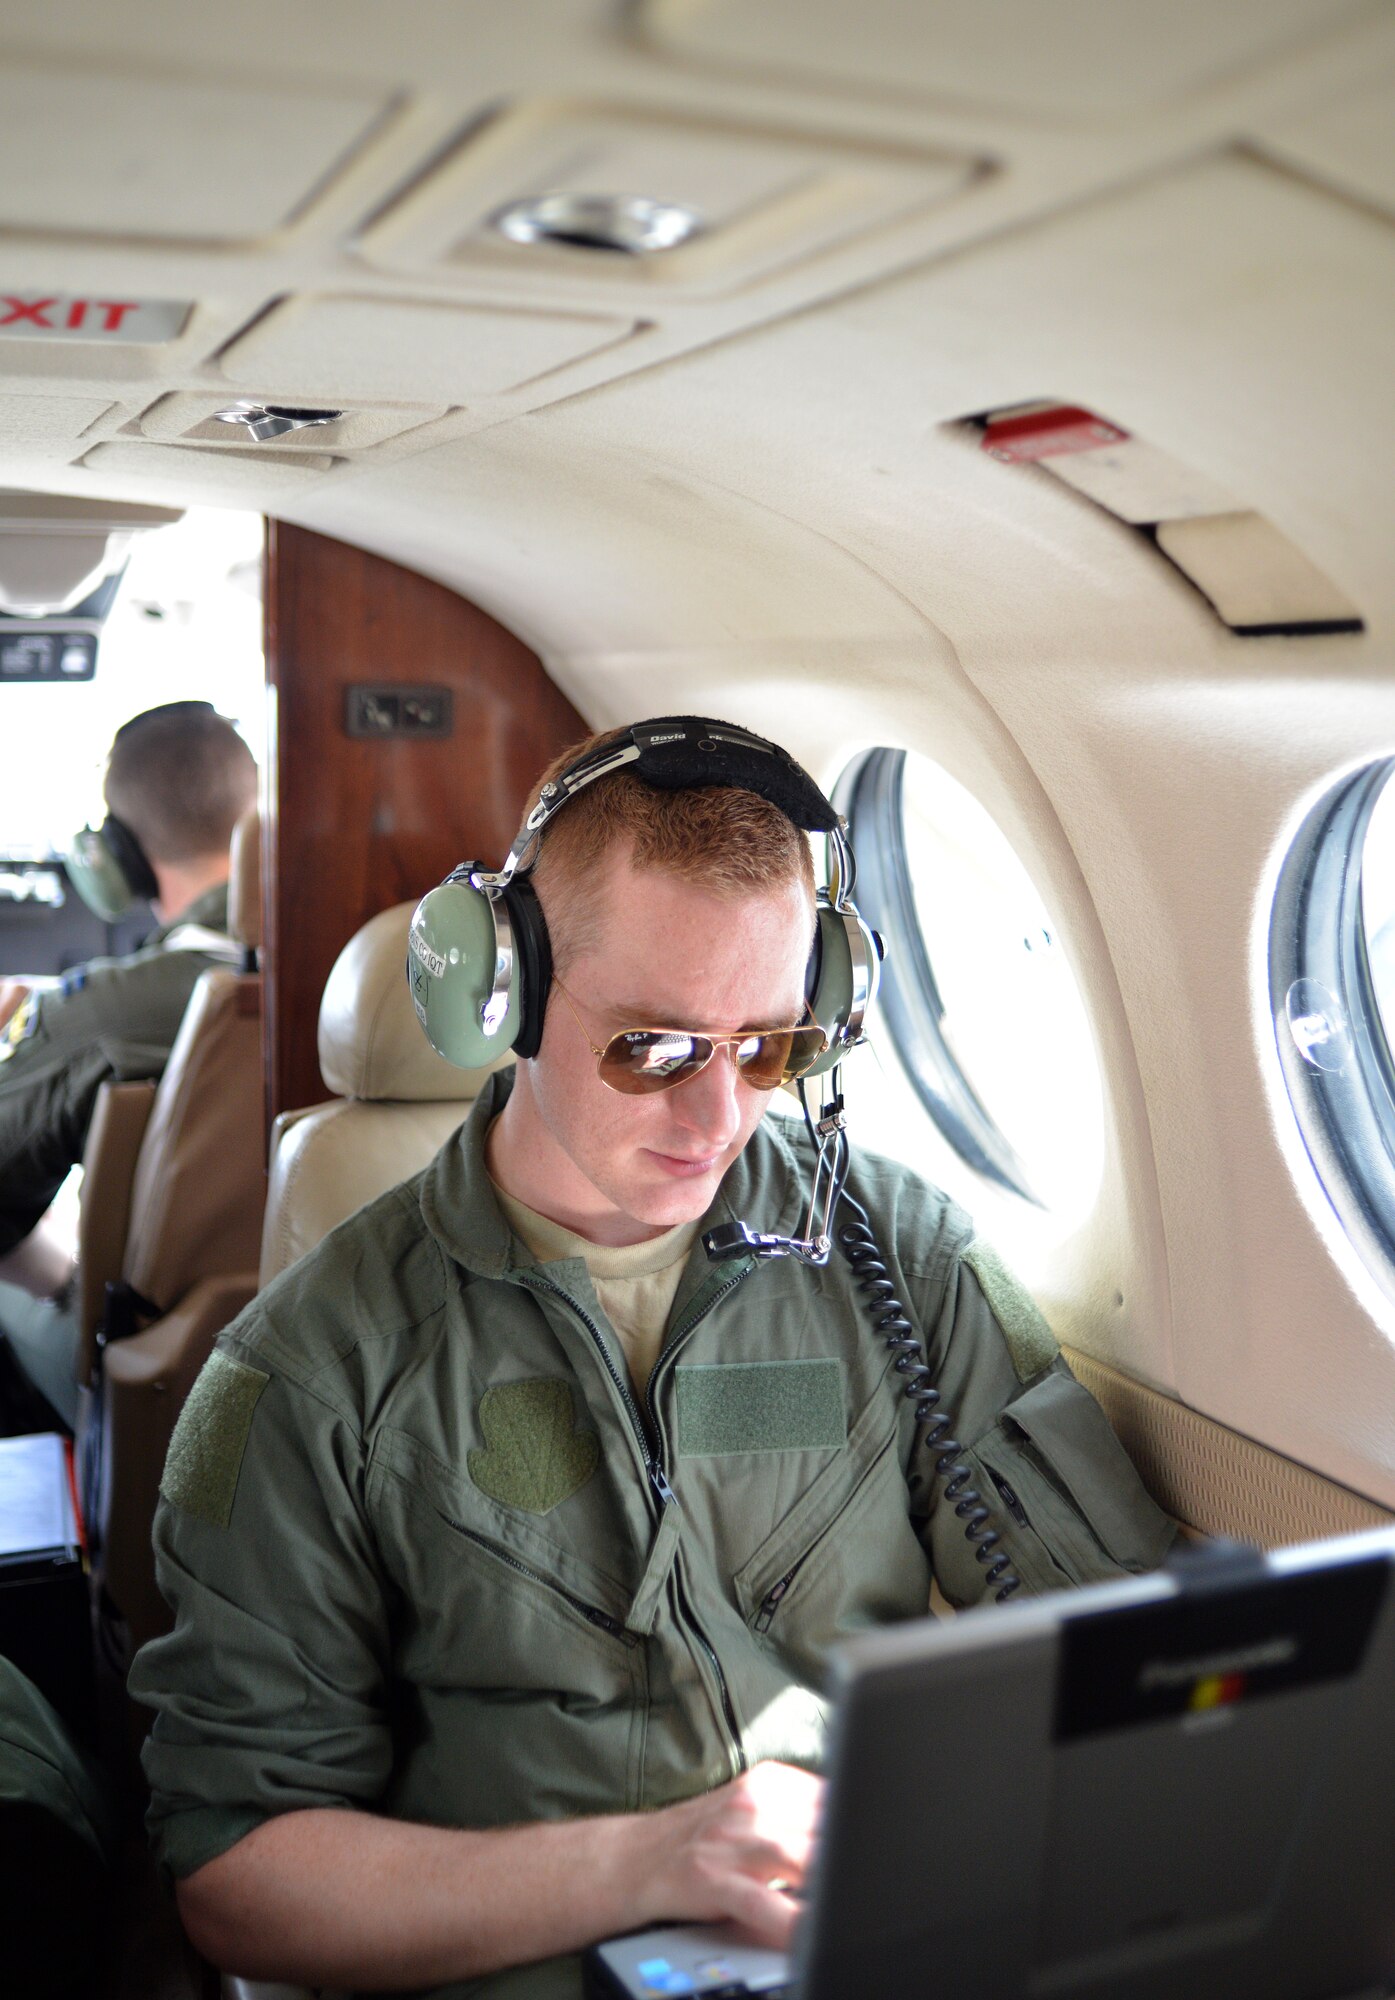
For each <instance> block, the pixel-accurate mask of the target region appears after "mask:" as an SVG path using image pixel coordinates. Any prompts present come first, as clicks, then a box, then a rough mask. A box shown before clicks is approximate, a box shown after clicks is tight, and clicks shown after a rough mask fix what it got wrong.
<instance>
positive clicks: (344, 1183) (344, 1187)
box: [261, 903, 512, 1284]
mask: <svg viewBox="0 0 1395 2000" xmlns="http://www.w3.org/2000/svg"><path fill="white" fill-rule="evenodd" d="M413 908H414V905H413V904H411V903H398V904H396V905H395V906H394V907H393V908H392V909H389V910H381V911H380V912H379V913H378V915H377V916H376V917H371V918H370V919H369V921H368V922H367V923H366V924H365V925H364V926H363V928H362V930H360V931H359V932H358V933H357V934H356V935H355V936H354V937H352V938H351V939H350V940H349V942H348V944H346V945H345V947H344V949H343V951H342V952H341V953H340V954H339V957H338V959H337V960H336V961H335V964H334V969H333V971H332V972H331V973H330V975H329V979H328V981H327V983H326V985H325V990H324V998H323V1000H322V1001H321V1003H320V1034H319V1053H320V1069H321V1072H322V1073H323V1075H324V1079H325V1081H326V1083H328V1085H329V1086H330V1088H331V1090H334V1091H336V1092H338V1096H337V1097H335V1098H334V1099H332V1100H331V1101H330V1102H328V1103H325V1104H317V1105H315V1106H314V1107H313V1108H312V1109H310V1110H308V1111H286V1112H283V1113H282V1114H281V1116H280V1117H279V1118H278V1119H277V1120H276V1123H275V1126H274V1127H273V1129H272V1140H271V1172H270V1181H269V1185H268V1189H267V1203H266V1223H265V1227H264V1229H263V1232H262V1258H261V1281H262V1283H263V1284H268V1283H269V1282H270V1281H271V1279H272V1278H274V1277H275V1276H276V1274H277V1273H278V1272H279V1271H284V1270H285V1268H286V1266H287V1265H288V1264H293V1263H294V1262H295V1260H296V1259H297V1257H302V1256H304V1254H305V1252H306V1251H307V1250H310V1249H313V1248H314V1246H315V1244H317V1243H318V1242H319V1240H320V1238H321V1237H322V1236H324V1235H325V1234H326V1232H327V1231H328V1230H330V1229H333V1228H334V1226H335V1224H336V1223H339V1222H342V1221H343V1220H344V1219H345V1217H346V1216H349V1215H352V1214H353V1212H354V1210H355V1209H357V1208H361V1207H362V1206H363V1204H364V1203H365V1202H368V1201H372V1200H374V1199H375V1198H376V1197H377V1196H378V1195H380V1194H384V1193H386V1191H387V1190H388V1188H390V1187H395V1186H396V1185H397V1183H398V1182H399V1181H402V1180H406V1179H408V1178H409V1176H410V1175H412V1174H415V1173H418V1172H419V1171H420V1170H421V1168H422V1167H424V1166H425V1165H426V1164H427V1162H428V1161H429V1160H430V1159H431V1157H432V1155H433V1154H434V1153H435V1152H436V1151H437V1150H438V1148H439V1147H441V1146H442V1145H444V1143H445V1141H446V1140H447V1139H448V1138H449V1137H450V1135H451V1133H452V1132H453V1131H454V1130H455V1128H456V1127H457V1126H458V1125H459V1124H460V1122H461V1120H462V1119H463V1118H464V1116H465V1113H466V1110H467V1109H468V1107H469V1105H470V1103H471V1102H472V1101H473V1099H474V1098H475V1097H476V1096H477V1095H478V1094H479V1090H480V1087H481V1085H482V1084H483V1082H484V1079H485V1077H486V1076H488V1075H489V1073H490V1072H489V1069H487V1068H486V1069H474V1070H465V1069H457V1068H456V1067H455V1065H454V1064H453V1063H448V1062H447V1061H446V1060H445V1059H444V1057H442V1056H438V1055H437V1054H436V1051H435V1050H434V1049H433V1048H432V1047H431V1045H430V1043H429V1042H428V1041H427V1039H426V1037H425V1036H424V1035H423V1034H422V1031H421V1028H420V1027H419V1025H418V1023H417V1019H416V1015H415V1013H414V1011H413V1008H412V1002H411V997H410V995H409V994H408V991H407V981H406V977H405V975H404V972H403V967H404V966H405V964H406V959H407V929H408V925H409V924H410V922H411V915H412V910H413ZM509 1061H512V1057H510V1056H503V1057H501V1058H500V1062H499V1063H496V1064H494V1065H492V1067H493V1068H499V1067H500V1066H501V1065H502V1063H504V1062H509Z"/></svg>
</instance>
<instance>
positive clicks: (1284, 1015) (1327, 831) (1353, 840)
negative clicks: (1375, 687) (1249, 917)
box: [1269, 762, 1395, 1287]
mask: <svg viewBox="0 0 1395 2000" xmlns="http://www.w3.org/2000/svg"><path fill="white" fill-rule="evenodd" d="M1392 769H1395V766H1392V764H1391V763H1389V762H1381V763H1379V764H1371V765H1367V766H1366V767H1365V768H1364V769H1363V770H1360V771H1358V772H1356V773H1355V775H1354V776H1350V777H1347V778H1344V779H1343V780H1342V782H1341V783H1340V784H1339V785H1337V786H1336V787H1334V789H1333V790H1332V791H1330V792H1328V793H1327V795H1326V796H1325V797H1324V798H1323V799H1321V800H1319V802H1318V804H1317V805H1316V806H1315V807H1314V808H1313V810H1312V812H1310V813H1309V815H1308V817H1307V819H1306V820H1305V821H1304V823H1303V825H1302V827H1301V828H1300V830H1299V833H1298V837H1297V839H1296V840H1295V841H1294V843H1293V846H1292V847H1291V848H1290V850H1289V854H1288V857H1287V859H1286V860H1285V862H1284V866H1283V869H1282V870H1281V872H1280V876H1279V883H1278V888H1277V891H1276V894H1275V899H1274V913H1273V919H1272V922H1271V926H1270V945H1269V985H1270V999H1271V1003H1272V1008H1273V1014H1274V1024H1275V1031H1276V1034H1277V1039H1278V1048H1279V1058H1280V1062H1281V1065H1282V1067H1283V1071H1284V1077H1285V1080H1286V1082H1287V1084H1288V1090H1289V1096H1290V1098H1291V1100H1292V1103H1293V1109H1294V1113H1295V1115H1296V1117H1297V1120H1298V1125H1299V1129H1300V1131H1301V1132H1302V1135H1303V1140H1304V1144H1305V1145H1306V1147H1307V1150H1308V1154H1309V1157H1310V1158H1311V1160H1312V1162H1313V1165H1314V1167H1315V1168H1316V1170H1317V1174H1318V1178H1319V1180H1320V1181H1321V1182H1322V1185H1323V1187H1324V1189H1325V1190H1326V1193H1327V1197H1328V1199H1329V1201H1330V1202H1331V1203H1332V1206H1333V1208H1334V1209H1335V1210H1336V1212H1337V1215H1338V1217H1339V1218H1340V1220H1341V1223H1342V1226H1343V1228H1344V1229H1345V1231H1346V1234H1347V1236H1348V1237H1349V1239H1350V1240H1351V1242H1352V1243H1353V1244H1354V1245H1355V1247H1356V1248H1357V1250H1358V1251H1359V1252H1360V1253H1361V1255H1362V1257H1363V1258H1364V1259H1365V1261H1366V1263H1367V1264H1368V1265H1369V1266H1370V1268H1371V1269H1372V1270H1373V1271H1374V1272H1375V1273H1376V1275H1377V1276H1378V1277H1380V1278H1381V1279H1382V1280H1383V1282H1384V1283H1385V1284H1386V1285H1387V1287H1389V1286H1390V1285H1391V1278H1392V1268H1393V1267H1395V1061H1392V1057H1391V1043H1392V1039H1395V787H1392V786H1391V785H1390V783H1389V782H1388V781H1389V779H1390V775H1391V771H1392Z"/></svg>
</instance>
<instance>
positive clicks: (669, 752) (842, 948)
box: [407, 715, 881, 1074]
mask: <svg viewBox="0 0 1395 2000" xmlns="http://www.w3.org/2000/svg"><path fill="white" fill-rule="evenodd" d="M626 768H631V769H633V771H634V773H635V775H636V776H637V777H639V778H642V779H643V780H644V782H645V783H646V784H648V785H652V786H654V787H655V788H656V789H657V790H659V791H665V792H672V791H683V790H687V789H690V788H697V787H701V786H706V785H732V786H735V787H737V788H738V789H740V790H743V791H749V792H758V793H759V794H760V796H761V797H762V798H765V799H768V800H769V801H770V803H771V804H772V805H775V806H778V807H779V809H780V811H781V812H783V813H784V815H785V817H786V818H787V819H788V820H790V821H791V823H792V824H793V825H794V826H796V827H798V828H799V829H800V830H801V832H807V833H822V834H823V835H824V836H825V838H826V842H827V852H828V866H827V875H828V881H827V885H826V886H825V887H824V888H822V889H820V890H819V892H818V895H817V898H816V916H817V928H816V932H815V937H814V944H813V950H812V952H811V954H810V959H809V968H808V972H807V974H806V980H805V990H806V993H807V996H808V1000H809V1004H810V1007H811V1009H812V1011H813V1014H814V1018H815V1019H816V1020H817V1022H818V1024H819V1026H820V1027H821V1028H822V1029H823V1031H824V1033H825V1034H826V1035H827V1037H828V1042H829V1046H828V1049H827V1051H826V1053H825V1054H824V1055H823V1056H821V1057H820V1058H819V1061H818V1062H817V1063H816V1064H815V1065H814V1070H813V1071H812V1072H810V1073H811V1074H816V1073H817V1072H819V1071H821V1070H827V1069H831V1068H832V1067H833V1066H834V1065H835V1064H836V1063H837V1062H839V1061H840V1060H841V1058H842V1056H843V1055H844V1054H845V1053H846V1052H847V1050H848V1049H850V1048H851V1047H852V1046H853V1045H854V1043H856V1042H859V1041H861V1039H862V1036H863V1032H864V1029H865V1026H866V1021H867V1016H868V1013H869V1011H870V1009H871V1006H872V1003H873V1000H874V999H875V997H876V990H877V982H878V977H879V974H880V969H881V940H880V939H879V938H878V937H877V935H876V933H875V932H874V931H872V930H871V929H870V928H869V926H868V925H867V924H866V923H864V922H863V919H862V918H861V917H860V916H859V914H858V912H857V908H856V906H855V905H854V903H853V901H852V889H853V881H854V875H855V869H854V863H853V855H852V849H851V847H850V846H849V845H848V839H847V827H846V823H845V822H844V820H843V819H842V818H841V817H840V816H839V814H838V813H836V812H835V811H834V809H833V807H832V806H831V805H830V804H829V802H828V800H827V799H826V798H825V797H824V795H823V793H822V792H821V791H820V790H819V788H818V786H817V785H816V784H815V783H814V781H813V779H812V778H811V777H810V776H809V774H808V772H807V771H805V770H804V769H803V768H802V767H801V766H800V765H798V764H796V763H795V761H794V759H793V757H791V756H790V755H789V753H788V752H787V751H785V750H782V749H780V748H779V746H778V745H777V744H774V743H768V742H767V741H766V740H765V738H764V737H763V736H754V735H752V734H751V732H750V731H749V730H745V729H741V728H738V727H737V726H736V725H735V724H733V723H730V722H715V721H712V720H711V719H710V718H708V717H705V716H694V715H666V716H660V717H657V718H655V719H654V720H652V721H648V722H637V723H635V724H634V725H633V726H632V727H631V728H629V729H627V730H626V731H625V732H624V733H623V734H622V735H620V736H618V737H615V738H613V739H612V740H611V741H610V742H607V743H604V744H602V745H601V746H600V748H599V749H595V750H591V751H588V752H587V754H586V755H585V756H583V757H580V758H578V759H577V761H576V762H575V763H574V764H569V765H568V766H567V768H566V769H565V770H564V771H561V772H559V773H558V775H557V777H556V778H554V779H553V780H551V782H550V783H548V784H546V785H544V786H543V788H542V790H541V791H540V792H539V794H538V796H537V799H536V801H535V802H534V804H533V806H532V807H531V809H530V810H529V812H528V815H527V817H526V818H525V820H524V822H523V826H522V828H521V830H520V832H519V834H518V837H517V839H516V840H515V841H514V844H513V846H512V847H511V848H510V850H509V852H508V855H507V856H506V857H505V860H504V864H503V866H502V868H500V869H499V870H498V871H497V873H491V872H489V871H488V870H486V869H485V868H483V867H482V866H481V865H480V863H479V862H477V861H465V862H462V863H461V865H460V866H459V867H458V868H456V869H454V870H453V871H452V873H451V874H450V875H448V876H447V877H446V879H445V881H444V882H443V883H442V884H441V885H440V887H439V888H436V889H432V890H431V891H430V893H429V894H428V895H427V896H426V897H424V898H423V900H422V901H421V902H420V903H419V904H418V906H417V908H416V910H415V912H414V913H413V916H412V923H411V930H410V932H409V935H408V945H407V980H408V984H409V986H410V988H411V993H412V1003H413V1005H414V1006H415V1008H416V1011H417V1018H418V1019H419V1020H420V1022H421V1024H422V1027H423V1028H424V1029H425V1031H426V1035H427V1038H428V1040H429V1041H430V1043H431V1045H432V1047H433V1048H434V1049H436V1050H437V1051H438V1053H439V1054H441V1055H443V1056H444V1057H445V1058H446V1060H447V1061H448V1062H453V1063H456V1064H458V1065H459V1066H460V1067H461V1068H462V1069H474V1068H477V1067H479V1066H481V1065H482V1064H484V1063H488V1062H492V1061H493V1060H494V1059H495V1058H496V1057H498V1056H501V1055H503V1054H504V1052H505V1051H506V1050H508V1049H512V1050H513V1052H514V1054H515V1055H517V1056H525V1057H526V1056H533V1055H536V1054H537V1052H538V1045H539V1043H540V1042H541V1040H542V1031H543V1016H544V1012H545V1009H546V1007H547V997H548V990H549V988H550V986H551V984H552V949H551V945H550V942H549V940H548V935H547V924H546V922H545V921H544V918H543V913H542V906H541V904H540V903H539V902H538V899H537V895H536V893H535V891H534V889H533V886H532V883H531V881H530V880H529V876H530V874H531V872H532V869H533V867H534V865H535V863H536V861H537V856H538V850H539V846H540V844H541V841H542V837H543V835H544V833H545V832H546V831H547V829H548V827H549V826H550V825H551V824H552V822H553V820H554V819H555V818H556V817H557V815H558V813H559V812H561V811H563V810H564V809H565V807H566V805H567V804H568V802H569V800H571V799H573V798H575V797H576V795H577V793H578V792H582V791H584V790H585V789H586V787H587V786H588V785H593V784H595V782H596V780H597V779H598V778H604V777H608V776H609V775H610V774H611V773H612V772H613V771H621V770H625V769H626Z"/></svg>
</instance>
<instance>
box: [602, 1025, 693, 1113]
mask: <svg viewBox="0 0 1395 2000" xmlns="http://www.w3.org/2000/svg"><path fill="white" fill-rule="evenodd" d="M711 1056H712V1044H711V1042H709V1041H708V1040H707V1038H706V1036H704V1035H684V1034H680V1033H679V1032H677V1031H676V1030H675V1031H674V1032H672V1033H668V1032H665V1031H664V1030H663V1029H654V1030H652V1031H650V1030H645V1029H643V1028H635V1029H631V1030H630V1031H628V1032H627V1033H625V1034H620V1035H612V1036H611V1038H610V1040H609V1041H608V1042H607V1043H606V1045H605V1048H604V1049H603V1050H602V1051H601V1059H600V1062H599V1064H598V1065H597V1067H598V1069H599V1071H600V1076H601V1081H602V1082H603V1083H608V1084H609V1085H610V1087H611V1089H612V1090H618V1091H621V1092H622V1093H623V1094H624V1095H625V1096H626V1097H647V1096H648V1095H649V1094H650V1092H652V1091H655V1090H672V1089H673V1087H674V1085H675V1084H679V1083H684V1082H686V1080H687V1079H688V1078H689V1077H690V1076H696V1075H697V1072H698V1071H699V1070H700V1069H701V1068H702V1066H703V1064H704V1063H706V1062H708V1061H710V1059H711Z"/></svg>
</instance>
